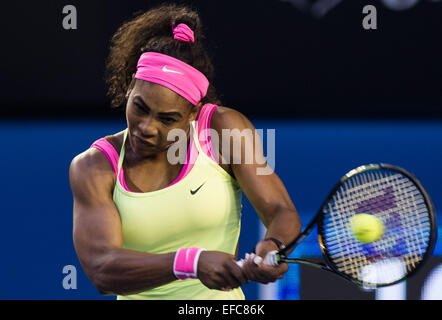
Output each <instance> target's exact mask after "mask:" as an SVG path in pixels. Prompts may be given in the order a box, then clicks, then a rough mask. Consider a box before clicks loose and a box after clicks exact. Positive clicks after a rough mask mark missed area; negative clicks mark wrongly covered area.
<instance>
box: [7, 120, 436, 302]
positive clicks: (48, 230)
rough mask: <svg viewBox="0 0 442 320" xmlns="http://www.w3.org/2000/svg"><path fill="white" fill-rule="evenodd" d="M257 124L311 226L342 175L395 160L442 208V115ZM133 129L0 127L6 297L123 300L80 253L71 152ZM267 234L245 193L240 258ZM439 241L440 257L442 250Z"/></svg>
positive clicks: (305, 249) (98, 124)
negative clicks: (85, 266) (72, 286)
mask: <svg viewBox="0 0 442 320" xmlns="http://www.w3.org/2000/svg"><path fill="white" fill-rule="evenodd" d="M253 123H254V125H255V127H256V128H259V129H267V128H268V129H276V168H275V171H276V172H277V173H278V175H279V176H280V178H281V179H282V181H283V182H284V184H285V185H286V188H287V190H288V192H289V193H290V195H291V196H292V199H293V201H294V203H295V205H296V207H297V209H298V211H299V213H300V217H301V221H302V223H303V226H304V227H305V225H306V224H307V223H308V222H309V220H310V218H311V217H312V216H313V215H314V214H315V212H316V210H317V209H319V205H320V204H321V202H322V201H323V200H324V198H325V197H326V195H327V194H328V192H329V190H330V188H331V187H333V186H334V184H335V183H336V182H337V181H338V180H339V179H340V177H341V176H342V175H343V174H345V173H346V172H347V171H349V170H350V169H352V168H354V167H357V166H359V165H362V164H367V163H378V162H386V163H391V164H395V165H399V166H401V167H403V168H406V169H407V170H409V171H411V172H412V173H414V174H415V175H416V176H417V177H418V178H419V179H420V180H421V182H422V183H423V185H424V186H425V187H426V189H427V191H428V192H429V194H430V196H431V198H432V200H433V203H434V206H435V208H436V211H437V210H440V208H442V197H441V193H442V187H441V182H442V123H441V122H437V121H435V122H431V121H422V122H413V121H386V120H385V121H384V120H370V121H362V120H357V121H301V120H299V121H292V120H291V121H283V120H271V121H264V120H259V121H253ZM124 128H125V121H124V120H123V119H122V120H121V121H120V120H107V121H96V120H90V121H85V120H81V121H75V120H47V121H45V120H19V121H18V120H17V121H12V120H9V121H0V135H1V136H2V137H5V138H4V140H3V141H2V143H1V147H2V152H1V157H0V166H1V168H2V170H1V171H0V172H1V181H2V185H1V187H0V192H1V193H0V194H1V200H2V201H1V202H0V209H1V212H2V218H3V219H2V220H3V221H2V224H1V228H2V230H1V232H0V241H1V243H2V252H1V256H2V259H1V260H2V263H1V264H0V277H1V278H0V287H1V290H0V299H115V298H114V297H112V296H111V297H103V296H101V295H99V294H98V292H97V290H96V289H95V288H94V287H93V285H92V284H91V283H90V281H89V280H88V279H87V277H86V275H85V274H84V272H83V270H82V268H81V266H80V264H79V262H78V259H77V257H76V254H75V251H74V248H73V243H72V195H71V191H70V187H69V179H68V168H69V164H70V162H71V160H72V159H73V158H74V157H75V156H76V155H77V154H79V153H81V152H83V151H84V150H86V149H87V148H89V146H90V145H91V144H92V142H94V141H95V140H96V139H98V138H101V137H103V136H105V135H108V134H112V133H115V132H118V131H120V130H122V129H124ZM439 212H440V211H439ZM438 220H439V221H440V220H441V217H440V215H439V216H438ZM441 234H442V232H439V235H441ZM258 239H259V221H258V218H257V215H256V213H255V212H254V210H253V208H252V207H251V205H250V203H248V201H247V200H246V199H245V201H244V208H243V221H242V233H241V237H240V252H239V254H240V256H243V255H244V253H245V252H248V251H250V249H251V248H252V247H253V246H254V245H255V243H256V241H258ZM439 243H440V241H438V243H437V244H436V248H435V251H434V255H441V253H442V247H441V246H440V245H439ZM296 254H297V255H319V254H320V252H319V249H318V247H317V245H316V238H315V236H314V235H312V236H311V237H310V238H308V240H307V241H306V242H305V243H304V244H303V245H301V246H300V247H299V249H297V251H296ZM65 265H74V266H76V268H77V271H78V279H77V286H78V288H77V289H76V290H65V289H64V288H63V286H62V281H63V277H64V276H65V275H64V274H63V273H62V270H63V267H64V266H65ZM292 270H293V271H292ZM291 271H292V272H291V273H289V274H288V276H287V277H286V280H285V281H289V280H290V281H294V282H296V268H292V267H291ZM294 288H295V289H294V290H295V291H296V286H294ZM244 292H245V294H246V297H247V298H248V299H258V298H259V295H258V286H257V285H256V284H248V285H246V286H244ZM296 297H297V292H293V295H291V296H286V297H285V298H296Z"/></svg>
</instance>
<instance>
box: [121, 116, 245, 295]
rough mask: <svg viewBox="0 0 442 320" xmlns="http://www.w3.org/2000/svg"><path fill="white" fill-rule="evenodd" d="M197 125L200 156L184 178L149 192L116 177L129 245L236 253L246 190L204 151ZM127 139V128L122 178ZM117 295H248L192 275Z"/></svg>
mask: <svg viewBox="0 0 442 320" xmlns="http://www.w3.org/2000/svg"><path fill="white" fill-rule="evenodd" d="M192 128H193V130H192V132H193V133H192V139H194V141H195V145H196V147H197V149H198V157H197V159H196V162H195V164H194V166H193V168H192V169H191V171H190V172H189V173H188V174H187V175H186V176H185V177H184V178H183V179H181V180H180V181H178V182H177V183H175V184H173V185H171V186H169V187H166V188H164V189H161V190H157V191H153V192H148V193H134V192H129V191H127V190H126V189H125V188H124V187H123V186H122V185H121V183H120V181H119V179H116V180H117V183H116V186H115V188H114V193H113V200H114V202H115V204H116V206H117V208H118V211H119V213H120V217H121V223H122V232H123V247H124V248H127V249H131V250H137V251H143V252H147V253H150V254H164V253H170V252H175V251H177V250H178V249H179V248H184V247H186V248H187V247H200V248H206V249H207V250H211V251H212V250H213V251H222V252H226V253H229V254H232V255H234V254H235V251H236V247H237V243H238V239H239V233H240V227H241V190H240V188H239V185H238V183H237V182H236V180H235V179H233V178H232V177H231V176H230V175H229V174H228V173H227V172H226V171H224V170H223V169H222V168H221V167H220V166H219V165H218V164H217V163H215V162H214V161H213V160H212V159H211V158H209V156H207V155H206V154H205V153H204V152H202V150H201V146H200V144H199V141H198V138H197V136H196V132H197V131H196V130H195V123H194V122H192ZM126 138H127V129H126V131H125V133H124V140H123V145H122V148H121V151H120V158H119V163H118V175H117V177H119V176H120V169H121V166H122V163H123V159H124V150H125V148H124V145H125V142H126ZM198 188H199V190H198V191H197V192H196V193H195V190H197V189H198ZM191 191H193V192H194V193H193V194H192V192H191ZM117 299H118V300H142V299H168V300H190V299H197V300H209V299H215V300H230V299H244V294H243V292H242V290H241V288H237V289H234V290H231V291H228V292H225V291H219V290H212V289H209V288H207V287H206V286H204V285H203V284H202V283H201V281H200V280H199V279H186V280H175V281H173V282H170V283H168V284H165V285H162V286H159V287H156V288H153V289H150V290H147V291H144V292H141V293H138V294H132V295H126V296H121V295H120V296H117Z"/></svg>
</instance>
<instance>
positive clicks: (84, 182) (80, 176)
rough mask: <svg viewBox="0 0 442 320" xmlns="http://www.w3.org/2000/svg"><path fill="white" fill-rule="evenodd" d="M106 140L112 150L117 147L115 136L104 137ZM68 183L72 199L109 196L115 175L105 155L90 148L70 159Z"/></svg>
mask: <svg viewBox="0 0 442 320" xmlns="http://www.w3.org/2000/svg"><path fill="white" fill-rule="evenodd" d="M106 140H108V141H109V142H110V143H111V144H112V145H113V146H114V148H115V147H118V145H119V143H118V137H115V135H113V136H108V137H106ZM119 147H120V148H121V144H120V146H119ZM69 182H70V186H71V190H72V193H73V195H74V198H77V199H84V198H88V196H89V195H92V194H95V195H98V194H102V195H107V196H109V195H110V194H112V190H113V186H114V185H115V173H114V170H113V168H112V165H111V164H110V162H109V160H108V159H107V157H106V155H105V154H104V153H103V152H102V151H100V150H98V149H97V148H90V149H88V150H86V151H84V152H82V153H80V154H78V155H77V156H76V157H74V158H73V159H72V161H71V164H70V166H69Z"/></svg>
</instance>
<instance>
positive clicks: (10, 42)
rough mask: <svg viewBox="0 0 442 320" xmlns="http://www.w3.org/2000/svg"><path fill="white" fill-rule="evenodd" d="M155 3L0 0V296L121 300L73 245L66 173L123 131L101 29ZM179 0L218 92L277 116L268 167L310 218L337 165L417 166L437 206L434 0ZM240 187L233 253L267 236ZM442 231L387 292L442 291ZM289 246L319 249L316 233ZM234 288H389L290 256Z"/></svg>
mask: <svg viewBox="0 0 442 320" xmlns="http://www.w3.org/2000/svg"><path fill="white" fill-rule="evenodd" d="M163 2H164V1H147V0H145V1H139V0H131V1H122V0H121V1H116V0H112V1H111V0H107V1H104V0H94V1H84V0H78V1H75V0H70V1H61V0H59V1H55V0H45V1H6V2H3V3H2V5H1V10H0V27H1V28H2V30H3V33H2V37H1V40H0V41H1V44H2V50H0V70H1V75H2V77H1V78H0V79H1V80H0V81H1V83H0V84H1V86H0V88H1V89H0V101H1V108H0V136H1V137H2V139H1V142H0V147H1V152H0V167H1V168H3V170H0V181H2V186H1V187H0V197H1V201H0V212H2V214H3V215H2V224H1V226H0V230H1V232H0V243H2V244H3V245H2V247H1V249H2V256H3V260H2V261H3V263H2V264H0V283H1V287H2V290H0V299H112V300H113V299H115V297H113V296H109V297H103V296H101V295H100V294H99V293H98V291H97V290H96V289H95V288H94V287H93V285H92V284H91V282H90V281H89V280H88V279H87V277H86V275H85V273H84V272H83V270H82V268H81V265H80V263H79V261H78V258H77V256H76V253H75V250H74V247H73V242H72V205H73V201H72V194H71V190H70V186H69V174H68V170H69V165H70V162H71V161H72V159H73V158H74V157H75V156H76V155H78V154H80V153H81V152H83V151H85V150H87V149H88V148H89V147H90V145H91V144H92V143H93V142H94V141H95V140H96V139H99V138H101V137H104V136H106V135H109V134H113V133H116V132H119V131H121V130H123V129H125V127H126V123H125V117H124V114H123V113H122V111H118V110H112V109H111V108H110V104H109V100H108V99H107V98H106V86H105V82H104V67H105V60H106V57H107V55H108V49H109V41H110V39H111V37H112V35H113V33H114V32H115V31H116V30H117V28H118V27H119V26H120V25H121V24H122V23H123V22H124V21H126V20H128V19H131V18H132V17H133V14H134V13H135V12H139V11H145V10H148V9H150V8H152V7H153V6H156V5H159V4H160V3H163ZM177 2H178V3H184V4H189V5H192V6H193V7H194V8H195V9H197V10H198V11H199V12H200V15H201V18H202V21H203V23H204V26H205V33H206V37H207V43H206V44H207V46H208V48H209V51H210V54H211V55H212V57H213V62H214V65H215V68H216V78H215V86H216V88H217V90H218V93H219V94H220V96H221V100H222V101H223V105H225V106H228V107H231V108H236V109H238V110H240V111H241V112H243V113H244V114H245V115H246V116H247V117H249V118H250V119H251V120H252V122H253V124H254V125H255V127H256V128H259V129H275V132H276V156H275V159H276V168H275V171H276V172H277V174H278V175H279V176H280V178H281V180H282V181H283V182H284V184H285V186H286V188H287V190H288V192H289V194H290V196H291V197H292V199H293V201H294V203H295V205H296V207H297V209H298V212H299V214H300V218H301V221H302V223H303V225H304V226H306V224H307V223H308V222H309V221H310V219H311V218H312V217H313V215H314V214H315V212H316V210H317V209H318V207H319V204H320V203H321V202H322V201H323V199H324V197H325V196H326V195H327V193H328V192H329V190H330V188H331V187H332V186H333V185H334V183H336V182H337V181H338V179H339V178H340V177H341V176H342V175H343V174H345V173H346V172H347V171H348V170H350V169H352V168H355V167H357V166H359V165H362V164H367V163H379V162H386V163H391V164H395V165H398V166H402V167H404V168H406V169H408V170H410V171H411V172H412V173H414V174H415V175H416V176H417V177H418V178H419V179H420V180H421V182H422V184H423V185H424V186H425V187H426V188H427V191H428V193H429V194H430V196H431V197H432V200H433V202H434V205H435V208H436V211H437V215H438V220H440V219H442V211H440V210H441V209H440V208H442V186H441V181H442V121H441V120H442V90H441V89H442V86H441V79H442V61H441V57H442V44H441V39H442V24H441V22H442V1H436V0H342V1H340V0H281V1H278V0H266V1H264V0H254V1H252V0H241V1H238V0H237V1H231V0H223V1H221V0H210V1H209V0H201V1H177ZM386 3H390V4H391V6H393V7H388V6H386ZM404 3H405V4H406V5H407V6H408V8H407V9H405V10H395V9H394V6H395V5H398V4H404ZM66 5H74V6H75V7H76V9H77V15H78V26H77V27H78V29H77V30H65V29H63V27H62V21H63V18H64V16H65V15H64V14H63V13H62V10H63V8H64V7H65V6H66ZM365 5H374V6H375V7H376V9H377V30H365V29H363V27H362V20H363V18H364V16H365V14H363V13H362V8H363V7H364V6H365ZM243 199H244V207H243V210H242V230H241V236H240V241H239V255H240V257H242V256H244V254H245V253H246V252H249V251H250V249H251V248H252V247H253V246H254V245H255V243H256V242H257V241H259V239H261V238H262V236H263V235H262V234H260V230H261V232H262V229H260V221H259V219H258V216H257V214H256V212H255V211H254V209H253V207H252V205H251V204H250V203H249V202H248V200H247V199H246V198H245V197H244V198H243ZM439 235H442V229H441V228H439ZM441 238H442V237H441V236H440V237H439V241H438V243H437V244H436V248H435V251H434V253H433V257H432V260H431V261H430V263H429V264H427V266H426V268H424V269H423V271H422V272H420V273H419V275H418V276H417V277H415V278H414V279H412V280H410V281H407V283H406V285H404V286H402V287H397V288H393V290H395V292H396V294H398V295H399V296H401V297H403V298H408V299H420V298H422V299H428V298H434V297H437V298H438V299H442V295H440V292H441V291H440V286H441V285H440V283H442V260H441V258H440V257H441V256H442V245H441V244H440V243H442V242H441V241H440V239H441ZM296 254H297V255H299V256H304V257H305V256H314V257H320V255H321V253H320V251H319V248H318V244H317V239H316V238H315V235H314V234H313V235H312V236H311V237H310V238H307V240H306V241H305V242H304V243H303V245H301V246H300V247H299V248H298V249H297V250H296ZM67 265H72V266H74V267H75V268H76V270H77V272H78V283H77V289H75V290H65V288H64V287H63V286H62V281H63V279H64V277H65V274H64V273H63V272H62V270H63V268H64V267H65V266H67ZM421 288H424V289H425V290H426V291H424V289H421ZM243 290H244V292H245V295H246V298H247V299H381V298H382V297H386V296H387V297H392V295H391V293H389V292H384V291H377V292H376V293H373V292H363V291H361V290H360V289H359V288H357V287H356V286H348V284H347V283H345V282H344V280H342V279H336V278H333V276H331V277H330V276H329V275H324V274H320V275H318V274H317V273H315V271H314V270H308V269H305V268H299V267H297V266H290V270H289V272H288V273H287V275H286V276H285V277H284V279H283V280H281V281H279V282H277V283H276V284H274V285H273V286H258V285H257V284H256V283H250V284H248V285H246V286H243ZM421 290H422V292H421ZM425 292H427V293H425ZM428 292H429V293H428ZM438 294H439V295H438ZM393 297H394V295H393Z"/></svg>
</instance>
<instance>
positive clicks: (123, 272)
mask: <svg viewBox="0 0 442 320" xmlns="http://www.w3.org/2000/svg"><path fill="white" fill-rule="evenodd" d="M174 257H175V253H167V254H147V253H144V252H139V251H133V250H127V249H119V248H117V249H110V250H108V251H106V252H105V253H102V254H101V255H100V256H99V257H98V258H96V259H95V260H96V261H95V262H93V263H91V264H90V265H91V266H90V268H89V273H90V278H91V280H92V282H93V283H94V285H95V286H96V288H97V289H98V290H99V291H100V293H101V294H103V295H111V294H118V295H127V294H135V293H139V292H143V291H146V290H148V289H151V288H155V287H158V286H161V285H164V284H166V283H169V282H172V281H174V280H176V277H175V275H174V273H173V260H174ZM86 269H88V268H86Z"/></svg>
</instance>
